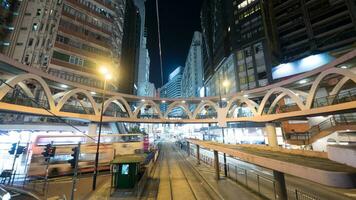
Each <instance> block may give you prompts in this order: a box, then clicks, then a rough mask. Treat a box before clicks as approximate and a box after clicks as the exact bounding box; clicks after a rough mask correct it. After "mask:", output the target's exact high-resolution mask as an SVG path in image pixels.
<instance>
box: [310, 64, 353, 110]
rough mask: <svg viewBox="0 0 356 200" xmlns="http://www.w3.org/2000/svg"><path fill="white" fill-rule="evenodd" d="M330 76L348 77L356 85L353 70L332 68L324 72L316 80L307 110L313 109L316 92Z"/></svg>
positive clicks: (311, 90)
mask: <svg viewBox="0 0 356 200" xmlns="http://www.w3.org/2000/svg"><path fill="white" fill-rule="evenodd" d="M330 74H339V75H342V76H344V77H348V78H350V79H351V80H352V81H353V82H355V83H356V74H355V73H354V72H353V71H351V70H347V69H341V68H331V69H328V70H326V71H323V72H322V73H320V74H319V75H318V76H317V77H316V79H315V80H314V82H313V85H312V87H311V89H310V91H309V96H308V98H307V102H306V108H308V109H310V108H312V105H313V101H314V98H315V95H316V92H317V90H318V88H319V86H320V83H321V81H322V80H323V79H324V78H325V77H326V76H328V75H330Z"/></svg>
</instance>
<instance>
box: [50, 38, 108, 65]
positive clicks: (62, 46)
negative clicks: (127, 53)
mask: <svg viewBox="0 0 356 200" xmlns="http://www.w3.org/2000/svg"><path fill="white" fill-rule="evenodd" d="M54 47H56V48H59V49H63V50H65V51H70V52H73V53H76V54H80V55H82V56H85V57H88V58H95V59H99V60H103V61H105V62H111V61H110V60H109V59H108V58H110V54H109V55H106V56H105V55H99V54H95V53H92V52H88V51H85V50H84V49H78V48H75V47H72V46H69V45H67V44H63V43H59V42H57V41H56V42H55V43H54Z"/></svg>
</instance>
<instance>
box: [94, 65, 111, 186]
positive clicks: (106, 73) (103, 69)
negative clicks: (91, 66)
mask: <svg viewBox="0 0 356 200" xmlns="http://www.w3.org/2000/svg"><path fill="white" fill-rule="evenodd" d="M99 72H100V74H102V75H103V77H104V88H103V94H102V102H101V110H100V121H99V134H98V140H97V143H96V154H95V164H94V174H93V187H92V189H93V190H95V189H96V179H97V176H98V165H99V148H100V136H101V128H102V124H103V114H104V103H105V93H106V82H107V81H109V80H111V78H112V76H111V74H110V72H109V69H108V68H106V67H104V66H103V67H100V69H99Z"/></svg>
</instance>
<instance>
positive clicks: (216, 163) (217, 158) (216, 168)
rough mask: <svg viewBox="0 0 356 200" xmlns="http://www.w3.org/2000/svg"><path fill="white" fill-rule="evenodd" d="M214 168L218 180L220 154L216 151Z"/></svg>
mask: <svg viewBox="0 0 356 200" xmlns="http://www.w3.org/2000/svg"><path fill="white" fill-rule="evenodd" d="M214 167H215V177H216V180H219V179H220V166H219V152H218V151H215V150H214Z"/></svg>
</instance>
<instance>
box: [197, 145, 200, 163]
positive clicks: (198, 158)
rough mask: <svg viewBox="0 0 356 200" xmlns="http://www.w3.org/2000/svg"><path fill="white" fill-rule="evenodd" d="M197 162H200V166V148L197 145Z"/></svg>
mask: <svg viewBox="0 0 356 200" xmlns="http://www.w3.org/2000/svg"><path fill="white" fill-rule="evenodd" d="M197 161H198V165H200V146H199V145H197Z"/></svg>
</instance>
